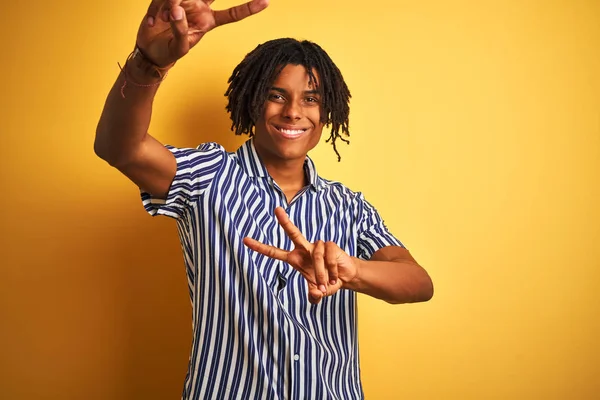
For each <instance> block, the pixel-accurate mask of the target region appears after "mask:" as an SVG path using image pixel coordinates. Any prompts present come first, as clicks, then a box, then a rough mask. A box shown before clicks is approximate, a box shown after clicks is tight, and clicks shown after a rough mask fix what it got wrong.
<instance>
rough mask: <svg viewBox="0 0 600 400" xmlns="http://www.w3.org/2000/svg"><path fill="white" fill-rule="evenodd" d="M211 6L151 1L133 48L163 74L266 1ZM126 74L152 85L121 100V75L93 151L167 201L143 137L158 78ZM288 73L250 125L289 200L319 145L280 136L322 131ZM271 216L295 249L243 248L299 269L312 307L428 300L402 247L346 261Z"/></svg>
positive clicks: (207, 0) (162, 174) (162, 170)
mask: <svg viewBox="0 0 600 400" xmlns="http://www.w3.org/2000/svg"><path fill="white" fill-rule="evenodd" d="M212 2H213V1H212V0H204V1H202V0H168V1H166V0H154V1H152V3H151V4H150V6H149V8H148V12H147V14H146V15H145V16H144V18H143V20H142V23H141V24H140V28H139V31H138V34H137V45H138V47H139V48H140V49H141V51H142V52H143V54H144V55H145V56H146V57H147V58H148V59H149V60H150V61H151V62H152V63H153V64H155V65H156V66H159V67H162V68H164V70H168V69H170V68H172V67H173V66H174V64H175V62H176V61H177V60H179V59H180V58H181V57H183V56H185V55H186V54H187V53H188V52H189V51H190V50H191V49H192V48H193V47H195V46H196V45H197V44H198V42H199V41H200V40H201V39H202V38H203V36H204V35H205V34H206V33H207V32H209V31H210V30H212V29H214V28H216V27H219V26H221V25H225V24H228V23H234V22H237V21H240V20H242V19H245V18H247V17H249V16H251V15H254V14H257V13H259V12H261V11H262V10H264V9H265V8H266V7H267V5H268V0H253V1H251V2H248V3H245V4H242V5H239V6H235V7H232V8H229V9H227V10H220V11H215V10H213V9H212V8H211V5H212ZM125 68H126V73H127V76H128V77H129V79H133V81H134V82H137V83H138V84H144V85H153V86H136V85H128V86H127V87H126V89H125V93H126V96H125V98H123V97H122V95H121V87H122V83H123V81H124V79H125V75H124V73H123V72H122V73H121V75H120V76H119V77H118V79H117V81H116V82H115V84H114V86H113V88H112V89H111V92H110V93H109V95H108V98H107V100H106V104H105V107H104V110H103V113H102V116H101V118H100V121H99V123H98V127H97V130H96V140H95V143H94V149H95V151H96V154H97V155H98V156H99V157H101V158H103V159H104V160H106V161H107V162H108V163H109V164H110V165H112V166H113V167H115V168H117V169H119V170H120V171H121V172H122V173H123V174H124V175H126V176H127V177H128V178H129V179H131V180H132V181H133V182H134V183H135V184H136V185H137V186H139V187H140V188H143V189H144V190H146V191H148V192H149V193H152V194H153V195H154V196H156V197H159V198H166V196H167V194H168V190H169V187H170V185H171V182H172V181H173V179H174V177H175V173H176V169H177V165H176V162H175V158H174V156H173V154H172V153H171V152H170V151H168V150H167V149H166V148H165V147H164V146H163V145H162V144H161V143H160V142H159V141H158V140H156V139H155V138H154V137H152V136H151V135H150V134H148V127H149V125H150V118H151V114H152V104H153V100H154V97H155V95H156V92H157V90H158V87H159V83H160V82H159V81H160V80H159V79H157V78H156V76H154V75H152V74H148V72H147V71H146V70H145V69H143V68H138V67H137V66H136V65H135V64H134V63H131V64H130V63H128V64H127V65H126V66H125ZM288 72H289V73H288ZM288 72H286V73H285V74H281V76H280V77H278V78H277V79H278V80H279V81H281V82H280V84H281V86H284V87H285V89H286V91H287V93H288V96H287V97H286V96H284V101H283V102H280V99H279V98H278V97H277V98H275V99H276V100H277V101H273V102H272V103H270V105H269V104H265V110H267V111H266V112H265V115H263V117H262V119H261V121H260V122H261V124H263V122H264V125H261V126H260V127H258V126H257V140H258V139H259V136H258V135H259V134H261V133H262V134H263V135H264V136H263V139H265V140H264V141H263V142H262V143H263V144H264V146H263V147H258V148H257V151H258V152H259V156H261V159H264V160H265V166H266V167H267V169H268V170H269V173H270V174H271V176H272V177H273V178H274V179H275V180H276V182H278V184H280V187H282V188H283V189H284V190H285V194H286V197H287V198H288V200H289V199H291V198H292V197H293V195H294V194H295V193H297V192H298V190H300V188H302V187H303V186H304V185H305V184H306V182H304V173H303V170H302V165H303V162H302V160H303V159H304V157H305V156H306V153H307V152H308V150H310V148H312V147H310V146H313V144H314V145H316V143H317V142H318V140H317V141H316V142H314V143H313V142H312V141H311V142H306V143H305V144H304V145H302V146H300V147H298V144H299V143H302V140H301V139H297V138H290V137H285V134H284V133H285V132H284V133H282V132H281V131H282V130H283V131H287V132H288V134H289V135H288V136H290V135H291V136H293V135H294V133H293V132H294V131H295V130H296V129H297V128H299V127H301V128H308V129H307V131H308V130H310V131H311V132H313V133H316V134H318V135H319V136H320V129H322V126H320V127H319V126H318V124H317V123H316V122H314V121H319V120H320V118H319V115H318V114H315V108H314V106H313V105H310V104H309V103H311V102H309V101H308V100H307V98H306V96H305V95H303V93H305V92H307V90H308V91H310V89H311V88H310V87H307V84H308V83H307V82H308V79H307V75H306V76H305V75H304V73H303V72H302V71H298V70H297V69H290V70H289V71H288ZM312 89H314V88H312ZM268 101H269V100H268ZM317 111H318V110H317ZM311 121H312V122H311ZM257 122H259V121H257ZM311 124H312V125H311ZM290 132H291V133H290ZM313 147H314V146H313ZM275 214H276V216H277V219H278V221H279V223H280V224H281V225H282V226H283V227H284V229H285V231H286V233H287V234H288V236H290V238H291V239H292V241H293V243H294V245H295V246H296V248H295V249H294V250H292V251H284V250H281V249H277V248H274V247H271V246H268V245H266V244H262V243H259V242H256V241H254V240H253V239H251V238H245V239H244V243H245V244H246V245H247V246H248V247H249V248H250V249H252V250H254V251H257V252H259V253H261V254H264V255H266V256H268V257H272V258H275V259H278V260H282V261H285V262H288V263H289V264H290V265H291V266H292V267H293V268H295V269H296V270H298V271H299V272H300V273H301V274H302V275H303V276H304V278H305V279H306V281H307V283H308V286H309V300H310V301H311V302H313V303H318V302H319V301H320V300H321V299H322V298H323V297H324V296H331V295H333V294H335V293H336V292H337V291H338V290H339V289H341V288H346V289H350V290H354V291H357V292H360V293H365V294H367V295H370V296H373V297H376V298H379V299H383V300H385V301H388V302H390V303H407V302H417V301H426V300H429V299H430V298H431V296H432V295H433V285H432V283H431V279H430V278H429V276H428V275H427V272H425V270H424V269H423V268H421V267H420V266H419V265H418V263H417V262H416V261H415V259H414V258H413V257H412V256H411V255H410V253H409V252H408V251H407V250H406V249H404V248H402V247H399V246H388V247H384V248H382V249H380V250H378V251H377V252H376V253H375V254H374V255H373V257H372V258H371V259H370V260H369V261H364V260H360V259H358V258H356V257H350V256H349V255H348V254H346V253H345V252H344V251H343V250H342V249H340V248H339V246H337V245H336V244H335V243H333V242H323V241H317V242H315V243H309V242H308V241H307V240H306V238H304V236H303V235H302V233H301V232H300V231H299V230H298V228H296V227H295V226H294V224H293V223H292V222H291V221H290V220H289V218H287V215H286V214H285V211H284V210H283V209H281V208H278V209H277V210H275Z"/></svg>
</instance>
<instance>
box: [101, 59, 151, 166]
mask: <svg viewBox="0 0 600 400" xmlns="http://www.w3.org/2000/svg"><path fill="white" fill-rule="evenodd" d="M125 71H126V72H125ZM160 80H161V77H160V76H158V75H155V74H153V73H149V71H148V69H147V68H143V66H142V65H140V64H139V63H135V62H128V63H127V64H126V65H125V67H124V69H123V71H121V73H120V74H119V76H118V78H117V80H116V82H115V84H114V85H113V87H112V89H111V90H110V92H109V94H108V97H107V99H106V103H105V105H104V110H103V111H102V116H101V117H100V121H99V122H98V127H97V129H96V140H95V142H94V150H95V152H96V154H97V155H98V156H99V157H101V158H103V159H104V160H106V161H108V162H109V163H110V164H112V165H119V164H123V163H126V162H127V159H128V158H129V157H131V156H132V153H134V152H135V151H136V150H137V149H138V148H139V146H140V145H141V143H142V142H143V140H144V139H145V137H146V135H147V134H148V133H147V132H148V127H149V126H150V119H151V116H152V104H153V101H154V97H155V95H156V92H157V90H158V86H159V84H160ZM141 85H144V86H141Z"/></svg>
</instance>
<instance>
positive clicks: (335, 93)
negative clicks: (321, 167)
mask: <svg viewBox="0 0 600 400" xmlns="http://www.w3.org/2000/svg"><path fill="white" fill-rule="evenodd" d="M288 64H292V65H302V66H303V67H304V68H306V71H307V73H308V75H309V79H310V82H311V83H312V84H313V85H315V86H317V91H318V92H319V94H320V95H321V98H322V106H321V123H324V124H326V125H331V134H330V136H329V138H328V139H327V142H329V141H331V144H332V145H333V150H334V151H335V154H336V155H337V157H338V161H340V160H341V156H340V153H339V152H338V150H337V147H336V144H335V142H336V140H337V139H340V140H341V141H343V142H345V143H349V141H348V140H347V139H345V138H344V137H343V136H342V135H344V136H346V137H348V136H350V132H349V130H348V114H349V113H350V107H349V105H348V103H349V101H350V91H349V90H348V86H346V83H345V82H344V78H343V77H342V74H341V72H340V70H339V69H338V68H337V67H336V65H335V64H334V63H333V61H332V60H331V58H330V57H329V55H328V54H327V53H326V52H325V50H323V49H322V48H321V47H320V46H319V45H317V44H316V43H312V42H309V41H307V40H304V41H301V42H300V41H298V40H296V39H290V38H284V39H275V40H271V41H268V42H266V43H263V44H261V45H258V47H256V48H255V49H254V50H252V51H251V52H250V53H248V54H247V55H246V57H245V58H244V59H243V60H242V62H241V63H240V64H239V65H238V66H237V67H235V69H234V70H233V73H232V74H231V77H230V78H229V80H228V82H227V83H229V88H228V89H227V91H226V92H225V96H227V98H228V103H227V107H226V108H227V111H228V112H229V113H230V117H231V120H232V121H233V124H232V125H231V129H234V130H235V134H236V135H241V134H243V133H245V134H248V135H249V136H251V137H252V136H253V135H254V125H255V122H256V121H257V120H258V119H259V118H260V116H261V115H262V113H263V111H264V104H265V101H266V99H267V95H268V91H269V89H270V87H271V85H272V84H273V82H274V81H275V79H276V78H277V76H278V75H279V73H280V72H281V70H282V69H283V68H284V67H285V66H286V65H288ZM313 69H314V70H315V71H316V72H317V74H318V75H319V77H320V82H319V84H318V85H317V84H316V83H317V80H316V78H315V75H314V73H313ZM340 130H341V133H340Z"/></svg>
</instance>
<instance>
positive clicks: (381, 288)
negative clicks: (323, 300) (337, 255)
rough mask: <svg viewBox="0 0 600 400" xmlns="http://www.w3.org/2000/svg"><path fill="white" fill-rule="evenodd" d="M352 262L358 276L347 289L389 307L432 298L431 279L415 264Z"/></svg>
mask: <svg viewBox="0 0 600 400" xmlns="http://www.w3.org/2000/svg"><path fill="white" fill-rule="evenodd" d="M352 259H353V261H354V262H355V263H356V265H357V273H356V276H355V277H354V279H352V280H351V281H350V282H348V283H347V284H345V285H344V287H345V288H347V289H350V290H354V291H356V292H359V293H364V294H367V295H369V296H372V297H376V298H378V299H381V300H385V301H387V302H388V303H392V304H400V303H416V302H421V301H427V300H429V299H431V297H432V296H433V283H432V281H431V278H430V277H429V275H428V274H427V272H426V271H425V270H424V269H423V268H422V267H421V266H419V265H418V264H417V263H416V262H413V261H409V260H398V261H365V260H361V259H359V258H356V257H352Z"/></svg>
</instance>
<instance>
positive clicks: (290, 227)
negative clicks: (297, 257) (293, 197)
mask: <svg viewBox="0 0 600 400" xmlns="http://www.w3.org/2000/svg"><path fill="white" fill-rule="evenodd" d="M275 216H276V217H277V221H278V222H279V225H281V227H282V228H283V231H284V232H285V234H286V235H288V237H289V238H290V239H291V240H292V242H293V243H294V245H295V246H296V247H299V248H301V249H304V250H306V251H307V252H309V253H310V252H311V251H312V248H313V246H312V244H310V242H309V241H308V240H306V238H305V237H304V235H302V232H300V229H298V228H297V227H296V225H294V223H293V222H292V220H291V219H290V217H289V216H288V215H287V213H286V212H285V210H284V209H283V208H282V207H277V208H276V209H275Z"/></svg>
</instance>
